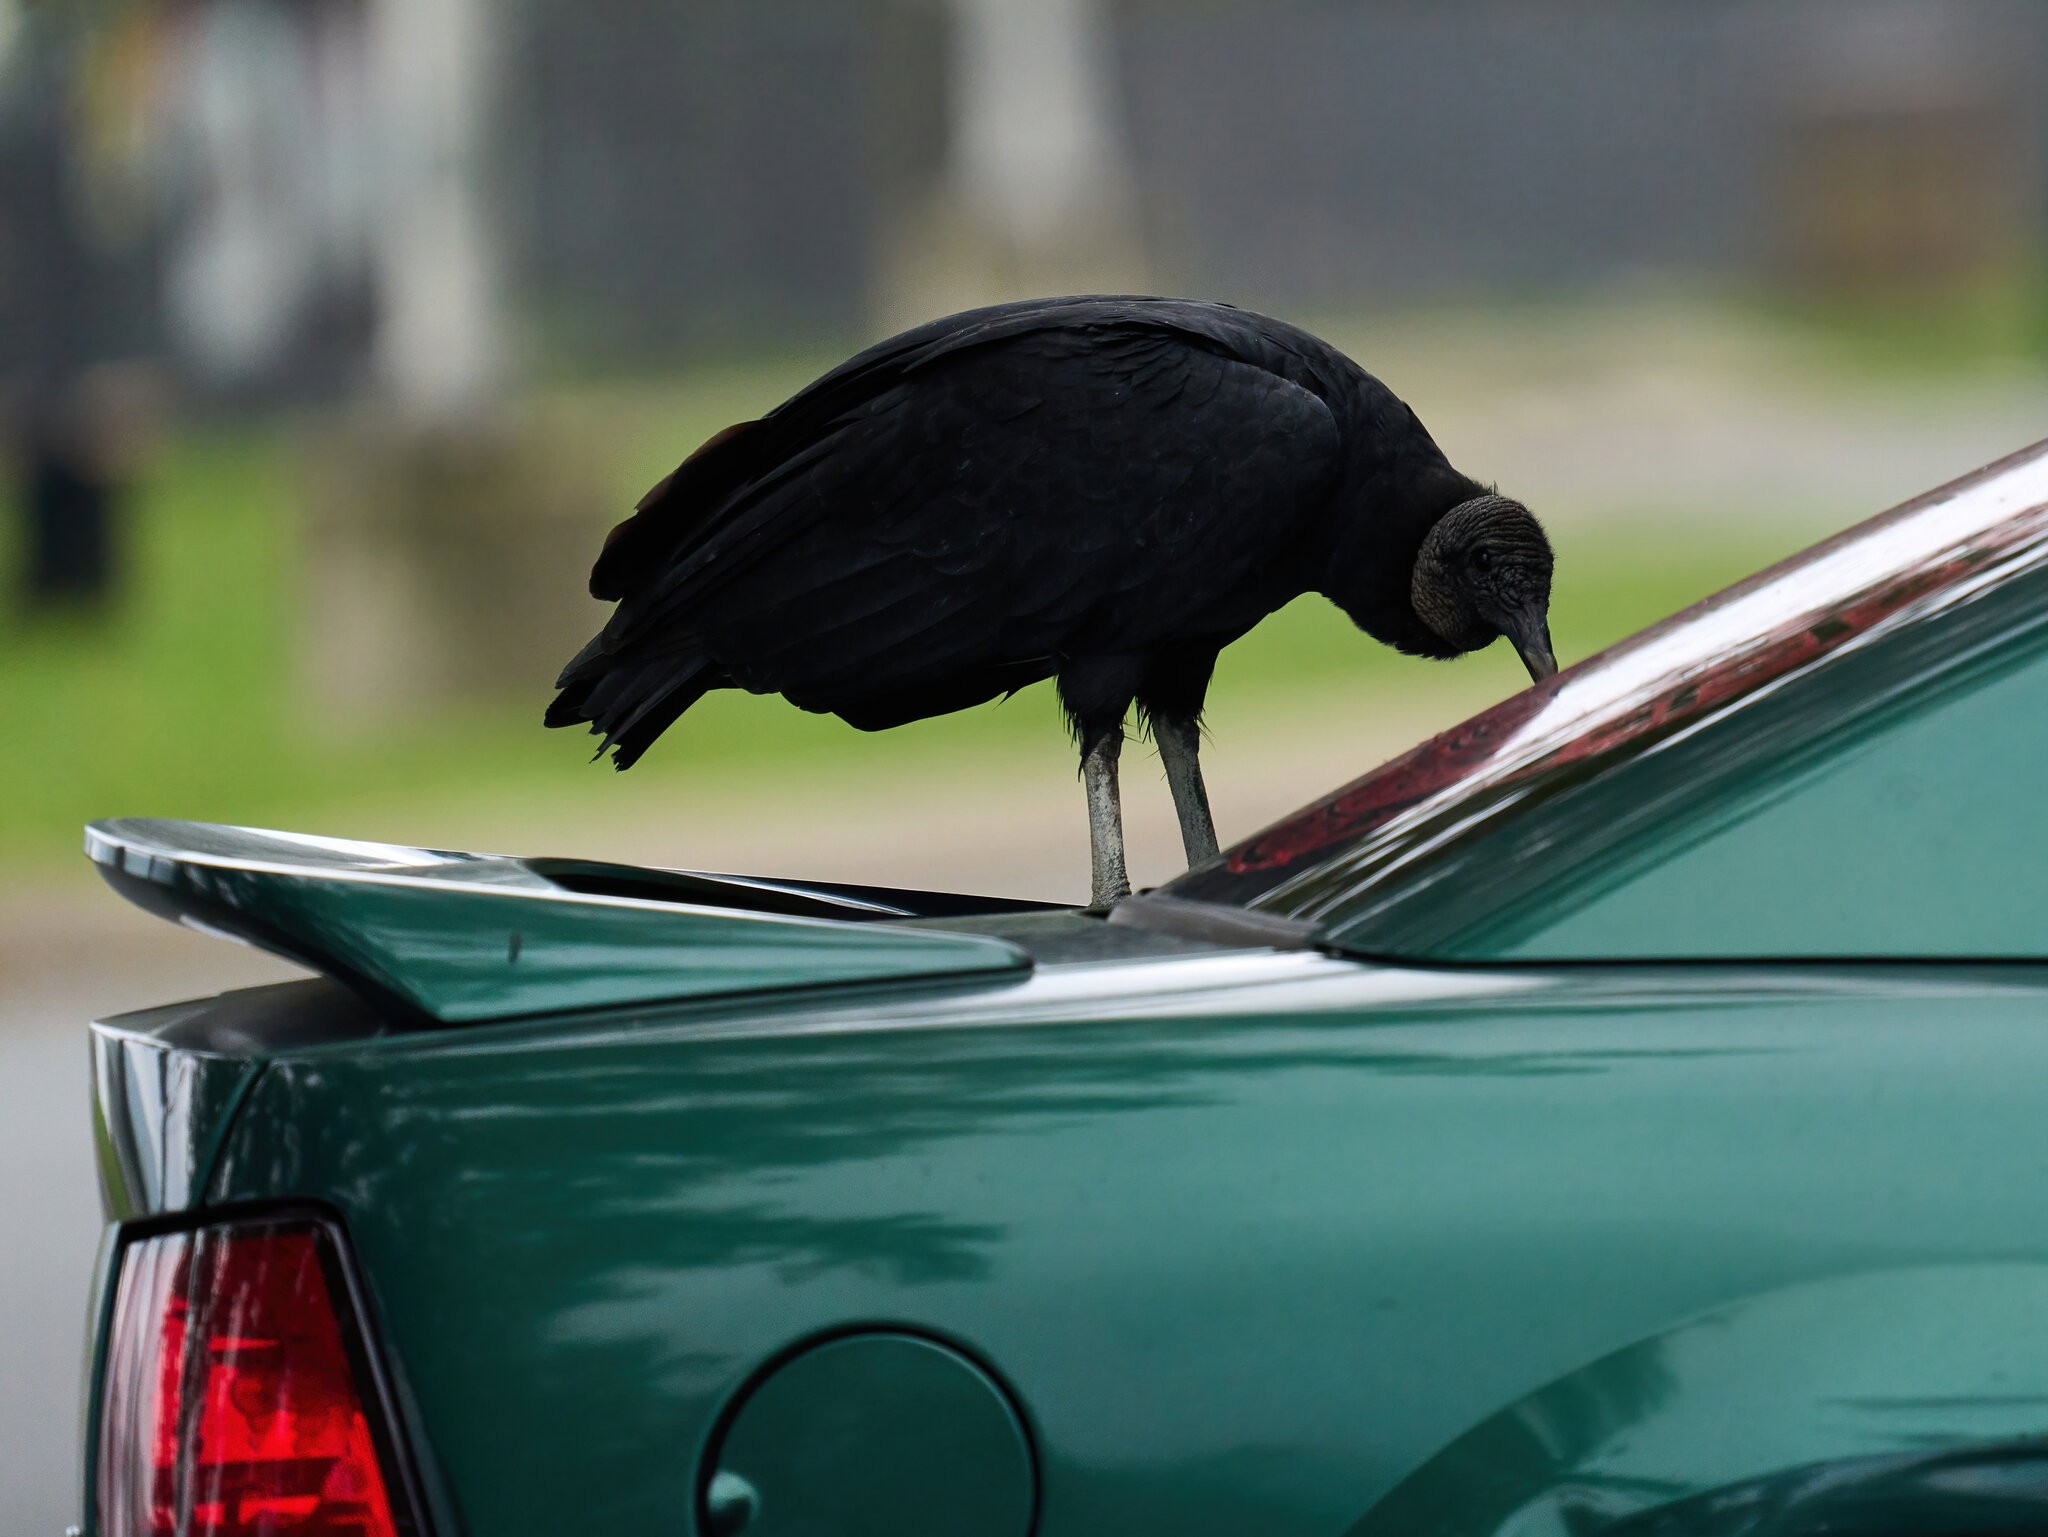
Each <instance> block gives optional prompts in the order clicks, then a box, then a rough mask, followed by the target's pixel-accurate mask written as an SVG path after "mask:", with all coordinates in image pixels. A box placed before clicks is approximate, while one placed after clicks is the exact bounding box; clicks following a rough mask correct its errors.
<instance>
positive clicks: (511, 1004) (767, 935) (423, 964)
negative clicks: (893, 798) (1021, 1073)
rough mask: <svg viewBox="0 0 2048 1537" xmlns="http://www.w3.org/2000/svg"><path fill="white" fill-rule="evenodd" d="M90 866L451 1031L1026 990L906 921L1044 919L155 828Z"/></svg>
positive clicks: (623, 869)
mask: <svg viewBox="0 0 2048 1537" xmlns="http://www.w3.org/2000/svg"><path fill="white" fill-rule="evenodd" d="M85 852H86V855H87V857H88V858H90V859H91V860H92V861H93V862H94V863H95V864H96V865H98V866H99V870H100V874H101V875H102V876H104V877H105V878H106V881H107V883H108V884H109V885H110V886H112V887H113V888H114V889H115V890H116V891H118V892H120V893H121V895H122V896H124V897H126V898H128V900H129V901H131V902H133V903H135V904H136V905H137V906H138V907H141V908H143V909H145V910H147V911H149V912H153V913H156V914H157V915H159V916H160V917H164V918H168V919H170V920H171V921H173V922H175V923H181V924H184V925H185V926H187V927H189V928H194V929H200V930H203V931H206V932H209V933H216V934H220V935H222V936H223V937H226V938H230V939H236V940H240V941H241V942H243V943H245V944H251V945H255V946H256V947H257V948H259V949H263V950H268V951H270V952H271V953H272V954H274V955H281V956H283V957H284V958H286V959H287V960H291V961H295V962H297V963H298V964H299V965H301V966H305V967H308V968H310V969H311V970H314V971H317V972H322V973H324V974H325V975H327V976H330V977H332V978H334V979H335V980H336V981H338V982H342V983H344V984H346V985H347V986H349V987H351V988H353V989H354V990H355V991H356V992H358V993H360V994H362V995H363V996H364V997H365V998H367V999H368V1000H369V1001H370V1002H371V1003H373V1004H375V1005H377V1006H378V1007H379V1008H382V1009H385V1010H388V1011H392V1012H395V1013H396V1014H397V1015H399V1016H400V1017H410V1018H411V1019H413V1020H414V1021H415V1022H430V1023H441V1024H465V1023H471V1022H475V1021H481V1020H491V1019H512V1018H517V1017H519V1016H521V1015H529V1014H550V1013H557V1012H560V1011H563V1010H571V1009H595V1008H611V1007H617V1006H621V1005H628V1004H645V1003H659V1002H668V1001H671V1000H676V999H687V998H702V997H710V996H715V995H718V994H730V993H741V992H755V991H760V990H763V989H769V988H774V989H782V988H791V987H813V986H820V985H825V984H833V983H842V984H843V983H858V982H881V981H902V980H907V979H912V978H942V977H952V978H967V977H991V978H993V977H1000V976H1003V975H1005V974H1009V973H1017V974H1022V973H1023V972H1025V971H1028V970H1029V968H1030V965H1031V962H1030V958H1029V957H1028V956H1026V955H1025V953H1024V952H1023V951H1021V950H1019V949H1017V948H1016V947H1015V946H1014V945H1010V944H1006V943H1005V942H1003V941H1002V940H999V939H994V938H990V937H988V936H986V935H980V934H964V933H952V932H948V931H945V930H941V929H932V928H906V927H902V926H901V920H905V919H914V918H934V917H948V916H957V915H961V914H964V913H967V912H975V913H993V912H1007V911H1018V910H1025V909H1035V908H1037V907H1039V906H1040V904H1037V903H1023V902H1008V901H1001V900H994V899H989V900H977V899H971V898H960V897H945V896H939V895H936V894H931V893H921V892H904V891H893V890H886V889H880V888H866V887H848V886H827V885H805V884H798V883H795V882H787V881H769V880H757V879H753V878H749V877H742V876H723V875H707V874H702V873H698V872H694V871H672V870H651V869H640V868H637V867H632V866H621V865H606V864H598V863H593V862H589V861H582V860H561V859H517V858H511V857H508V856H505V855H497V854H462V853H452V852H447V851H443V850H438V849H418V848H408V847H405V846H403V845H400V844H389V843H359V842H354V841H350V840H346V839H339V838H316V837H308V836H304V835H302V834H297V833H281V832H267V831H264V830H262V829H260V828H253V827H222V826H217V825H215V824H212V823H207V822H172V821H155V820H147V819H140V818H122V819H119V820H115V821H108V822H95V823H93V824H92V825H91V826H90V827H88V828H87V829H86V832H85ZM892 919H893V920H898V921H897V922H891V921H890V920H892Z"/></svg>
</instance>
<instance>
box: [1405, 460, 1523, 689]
mask: <svg viewBox="0 0 2048 1537" xmlns="http://www.w3.org/2000/svg"><path fill="white" fill-rule="evenodd" d="M1555 564H1556V562H1555V559H1554V558H1553V556H1552V555H1551V553H1550V540H1549V539H1548V538H1546V537H1545V536H1544V533H1543V525H1542V524H1540V523H1538V522H1537V521H1536V519H1535V516H1534V515H1533V514H1532V513H1531V512H1530V511H1529V509H1528V508H1526V507H1524V506H1523V505H1522V504H1521V503H1520V502H1518V501H1515V500H1514V499H1513V498H1511V497H1506V496H1475V497H1473V498H1472V499H1471V500H1470V501H1468V502H1460V503H1459V504H1458V505H1457V506H1455V507H1453V508H1452V509H1451V510H1450V511H1449V512H1447V513H1445V514H1444V515H1443V516H1442V517H1441V518H1438V519H1437V521H1436V523H1435V525H1434V526H1433V527H1432V528H1431V529H1430V531H1429V534H1428V536H1427V537H1426V538H1425V539H1424V540H1423V541H1422V549H1421V550H1420V552H1418V553H1417V555H1416V557H1415V572H1414V575H1413V576H1412V578H1411V579H1410V581H1409V588H1408V591H1409V601H1410V602H1412V603H1413V604H1414V606H1415V615H1416V617H1417V618H1418V619H1420V620H1421V621H1422V622H1423V623H1424V624H1425V625H1427V626H1428V627H1429V629H1430V631H1431V633H1432V634H1434V635H1436V636H1437V637H1438V638H1440V639H1441V640H1442V641H1443V642H1444V644H1445V645H1447V646H1449V647H1450V648H1451V649H1452V650H1453V651H1456V652H1466V651H1477V650H1478V649H1479V648H1480V647H1481V646H1484V645H1487V644H1489V643H1491V642H1492V640H1493V638H1494V637H1495V636H1496V635H1505V636H1506V637H1507V638H1508V641H1509V643H1510V644H1512V645H1513V646H1514V648H1515V650H1516V652H1517V653H1519V654H1520V656H1521V658H1522V665H1523V666H1525V667H1527V668H1528V669H1529V676H1530V677H1531V678H1533V679H1535V681H1537V682H1538V683H1541V682H1542V681H1543V680H1544V679H1545V678H1547V677H1549V676H1550V675H1551V674H1552V673H1554V672H1556V671H1557V658H1556V657H1555V656H1554V655H1552V654H1551V649H1550V574H1551V570H1552V568H1553V566H1554V565H1555Z"/></svg>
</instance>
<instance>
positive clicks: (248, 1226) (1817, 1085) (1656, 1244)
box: [84, 449, 2048, 1537]
mask: <svg viewBox="0 0 2048 1537" xmlns="http://www.w3.org/2000/svg"><path fill="white" fill-rule="evenodd" d="M2044 781H2048V451H2044V450H2042V449H2036V450H2030V451H2028V452H2027V453H2024V454H2021V455H2019V456H2017V457H2015V458H2013V459H2010V460H2007V461H2005V462H2004V463H2002V464H1999V465H1995V466H1993V467H1991V468H1990V469H1988V470H1986V471H1983V472H1981V473H1979V474H1978V475H1976V476H1974V477H1971V478H1969V479H1967V480H1964V481H1962V482H1959V483H1957V484H1956V485H1953V486H1951V487H1948V488H1946V489H1944V490H1942V491H1940V492H1938V493H1935V494H1934V495H1932V496H1930V497H1927V498H1925V499H1923V500H1921V501H1919V502H1915V503H1911V504H1909V505H1907V506H1905V507H1902V508H1900V509H1898V510H1896V511H1894V512H1892V513H1889V514H1887V515H1885V516H1884V517H1881V518H1879V519H1877V520H1875V521H1873V522H1871V523H1868V524H1865V525H1863V526H1862V527H1860V528H1857V529H1855V530H1853V531H1851V532H1850V533H1848V534H1845V535H1843V536H1841V537H1839V538H1837V539H1835V540H1833V541H1830V542H1829V543H1826V544H1823V545H1821V546H1819V547H1818V548H1816V549H1814V550H1812V551H1810V552H1808V553H1807V554H1805V555H1803V556H1801V557H1799V558H1797V559H1795V560H1793V561H1790V562H1788V563H1786V564H1785V565H1782V566H1780V567H1777V568H1775V569H1773V570H1771V571H1767V572H1765V573H1763V574H1762V575H1760V576H1758V577H1756V578H1754V579H1752V580H1751V581H1749V582H1747V583H1745V584H1743V585H1741V586H1739V587H1737V588H1734V589H1732V590H1731V591H1729V592H1727V593H1724V594H1722V595H1721V596H1719V597H1717V598H1714V599H1712V600H1710V601H1708V602H1706V603H1704V604H1701V605H1700V606H1698V607H1696V608H1693V609H1691V610H1688V611H1686V612H1685V613H1682V614H1680V615H1678V616H1676V617H1675V618H1673V619H1670V620H1668V621H1666V622H1665V623H1663V624H1661V625H1659V626H1657V627H1655V628H1653V629H1651V630H1648V631H1646V632H1644V633H1643V634H1641V635H1638V636H1636V637H1634V638H1633V639H1631V640H1629V641H1627V642H1625V643H1624V644H1622V645H1620V646H1617V647H1615V648H1614V649H1612V650H1610V651H1608V652H1606V653H1604V654H1602V655H1600V656H1598V657H1595V658H1593V659H1592V660H1590V661H1587V662H1584V663H1582V664H1580V665H1579V666H1577V667H1574V668H1572V669H1570V670H1568V671H1567V672H1565V673H1562V674H1560V675H1559V676H1558V677H1556V678H1555V679H1552V680H1550V681H1549V682H1547V683H1545V684H1544V685H1542V686H1541V687H1538V688H1534V689H1531V690H1529V691H1527V692H1524V693H1522V694H1519V695H1517V696H1515V697H1513V698H1511V699H1509V700H1507V701H1506V702H1505V703H1503V704H1501V705H1499V706H1498V707H1496V708H1495V709H1493V710H1491V711H1489V712H1487V713H1486V714H1484V715H1481V716H1479V717H1477V718H1476V719H1474V720H1472V721H1470V722H1468V723H1467V724H1465V725H1464V726H1461V727H1459V728H1457V729H1455V730H1453V731H1451V732H1448V733H1446V734H1445V735H1443V736H1441V737H1439V738H1437V739H1436V740H1435V741H1432V742H1430V743H1428V744H1426V745H1424V746H1423V747H1421V748H1419V749H1417V750H1416V751H1415V752H1413V753H1410V754H1409V755H1408V756H1406V757H1404V758H1402V759H1399V760H1397V761H1396V762H1394V763H1391V764H1389V765H1387V766H1386V767H1384V768H1382V769H1380V770H1378V771H1376V772H1374V773H1372V774H1369V775H1368V776H1366V777H1365V778H1363V779H1361V780H1359V781H1357V782H1356V783H1354V784H1352V785H1350V786H1349V787H1347V788H1345V789H1343V790H1340V791H1338V792H1337V793H1336V794H1334V795H1332V796H1331V797H1330V798H1329V799H1327V800H1324V801H1322V802H1320V803H1318V804H1316V805H1314V806H1311V807H1309V808H1307V809H1306V810H1304V811H1302V812H1301V813H1299V814H1298V815H1296V816H1294V817H1291V818H1289V819H1288V820H1286V821H1284V822H1282V823H1280V824H1279V825H1277V826H1275V827H1273V828H1270V829H1268V830H1267V831H1265V832H1263V833H1261V834H1259V835H1258V836H1257V837H1254V838H1252V839H1250V840H1249V841H1247V842H1245V843H1241V844H1239V845H1237V846H1236V847H1235V848H1232V849H1230V850H1229V851H1227V853H1226V854H1225V855H1224V856H1223V858H1222V859H1221V861H1220V862H1218V863H1216V864H1214V865H1212V866H1210V867H1207V868H1204V869H1201V870H1198V871H1196V872H1193V873H1191V874H1189V875H1187V876H1185V877H1183V878H1181V879H1179V880H1177V881H1174V882H1173V883H1171V884H1170V885H1168V886H1166V887H1164V888H1162V889H1161V890H1159V891H1157V892H1154V893H1150V894H1147V895H1143V896H1140V897H1137V898H1133V899H1132V900H1130V901H1128V902H1126V903H1125V904H1123V905H1122V906H1120V907H1119V908H1117V909H1116V910H1115V912H1114V913H1113V914H1112V915H1111V917H1110V918H1108V919H1107V920H1106V921H1105V920H1102V919H1097V918H1092V917H1088V916H1085V915H1082V914H1080V913H1077V912H1073V911H1067V910H1056V909H1050V908H1042V907H1036V906H1033V905H1032V904H1025V903H1014V902H1009V903H1006V902H996V901H981V900H976V899H972V898H964V897H957V896H948V895H941V894H934V893H929V892H913V891H895V890H880V889H866V888H852V887H845V886H822V885H805V884H801V883H794V882H787V881H769V880H756V879H750V878H739V877H730V876H711V875H700V874H687V873H678V872H672V871H661V870H647V869H634V868H625V867H619V866H611V865H601V864H590V863H579V862H576V861H565V860H535V859H510V858H497V857H489V856H481V855H472V854H461V853H447V852H436V851H429V850H422V849H412V848H398V847H391V846H387V845H379V844H361V843H347V842H339V841H334V840H329V839H321V838H306V837H296V836H291V835H287V834H278V833H265V832H256V831H252V830H249V829H235V828H220V827H207V826H199V825H194V824H185V823H170V822H110V823H103V824H99V825H97V826H95V827H94V828H93V829H92V830H91V832H90V834H89V836H88V850H89V852H90V853H91V855H92V857H93V858H94V859H95V860H96V861H98V863H99V865H100V867H101V869H102V871H103V872H104V874H105V875H106V877H107V879H108V880H109V881H110V882H111V883H112V884H113V885H114V886H115V887H116V888H117V889H118V890H119V891H120V892H122V893H123V894H124V895H126V896H128V897H129V898H131V899H132V900H134V901H136V902H138V903H141V904H142V905H144V906H146V907H149V908H151V909H152V910H155V911H157V912H160V913H162V914H164V915H165V916H167V917H171V918H174V919H176V920H178V921H181V922H184V923H188V924H192V925H196V926H200V927H204V928H209V929H213V930H216V931H219V932H221V933H223V934H226V935H230V936H233V937H237V938H240V939H243V940H247V941H251V942H254V943H256V944H259V945H262V946H265V947H267V948H269V949H272V950H275V951H277V952H278V953H280V954H283V955H286V956H289V957H292V958H293V959H295V960H297V961H300V962H302V963H303V964H305V965H307V966H309V967H311V968H313V969H315V970H316V971H318V972H320V973H322V974H323V977H322V979H320V980H309V981H304V982H296V983H290V984H286V985H283V986H277V987H268V988H258V989H254V990H251V991H245V992H239V993H231V994H227V995H225V996H223V997H219V998H213V999H207V1000H204V1001H200V1002H195V1003H184V1004H176V1005H172V1006H170V1007H166V1008H161V1009H156V1010H152V1011H149V1012H147V1013H142V1014H134V1015H129V1016H126V1017H123V1018H120V1019H114V1020H109V1021H106V1022H104V1023H101V1024H99V1025H96V1026H95V1027H94V1034H93V1043H94V1062H95V1077H96V1095H95V1114H96V1117H97V1133H98V1146H99V1149H100V1157H101V1164H102V1175H103V1184H104V1191H105V1200H106V1207H107V1217H108V1227H107V1232H106V1240H105V1244H104V1247H103V1250H102V1258H101V1264H100V1281H99V1283H98V1290H97V1293H96V1297H95V1301H94V1314H93V1319H94V1321H93V1327H92V1333H91V1339H92V1348H91V1351H90V1357H89V1366H88V1371H89V1373H90V1393H89V1405H90V1407H89V1412H88V1416H87V1420H88V1423H87V1433H86V1440H87V1445H86V1459H87V1460H86V1468H87V1472H86V1476H85V1479H84V1486H85V1487H84V1505H85V1510H84V1523H85V1530H87V1531H89V1532H95V1533H99V1534H102V1537H140V1534H145V1533H150V1534H165V1533H179V1534H197V1533H209V1534H257V1533H302V1534H315V1533H317V1534H335V1533H348V1534H351V1537H391V1534H401V1533H402V1534H434V1537H457V1534H470V1537H540V1534H549V1537H555V1534H565V1533H590V1534H628V1533H631V1534H648V1533H672V1534H677V1537H686V1534H692V1533H695V1534H704V1537H709V1534H733V1533H739V1532H742V1531H744V1532H747V1533H749V1534H759V1537H786V1534H874V1537H884V1534H887V1537H938V1534H949V1537H950V1534H957V1537H1026V1534H1031V1533H1036V1534H1039V1537H1129V1534H1133V1533H1138V1534H1147V1533H1162V1534H1174V1537H1209V1534H1216V1537H1222V1534H1230V1537H1244V1534H1248V1533H1251V1534H1260V1537H1410V1534H1424V1533H1427V1534H1444V1537H1482V1534H1486V1537H1585V1534H1593V1533H1613V1534H1615V1537H1652V1534H1657V1537H1677V1534H1699V1537H1736V1534H1745V1537H1765V1534H1769V1537H1791V1534H1819V1533H1823V1532H1825V1533H1830V1534H1852V1537H1854V1534H1862V1537H1880V1534H1883V1537H1902V1534H1935V1533H1942V1534H1949V1537H1956V1534H1972V1537H1990V1534H2004V1533H2020V1532H2029V1533H2041V1532H2048V1324H2044V1320H2048V967H2044V964H2043V963H2044V960H2048V794H2044Z"/></svg>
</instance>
